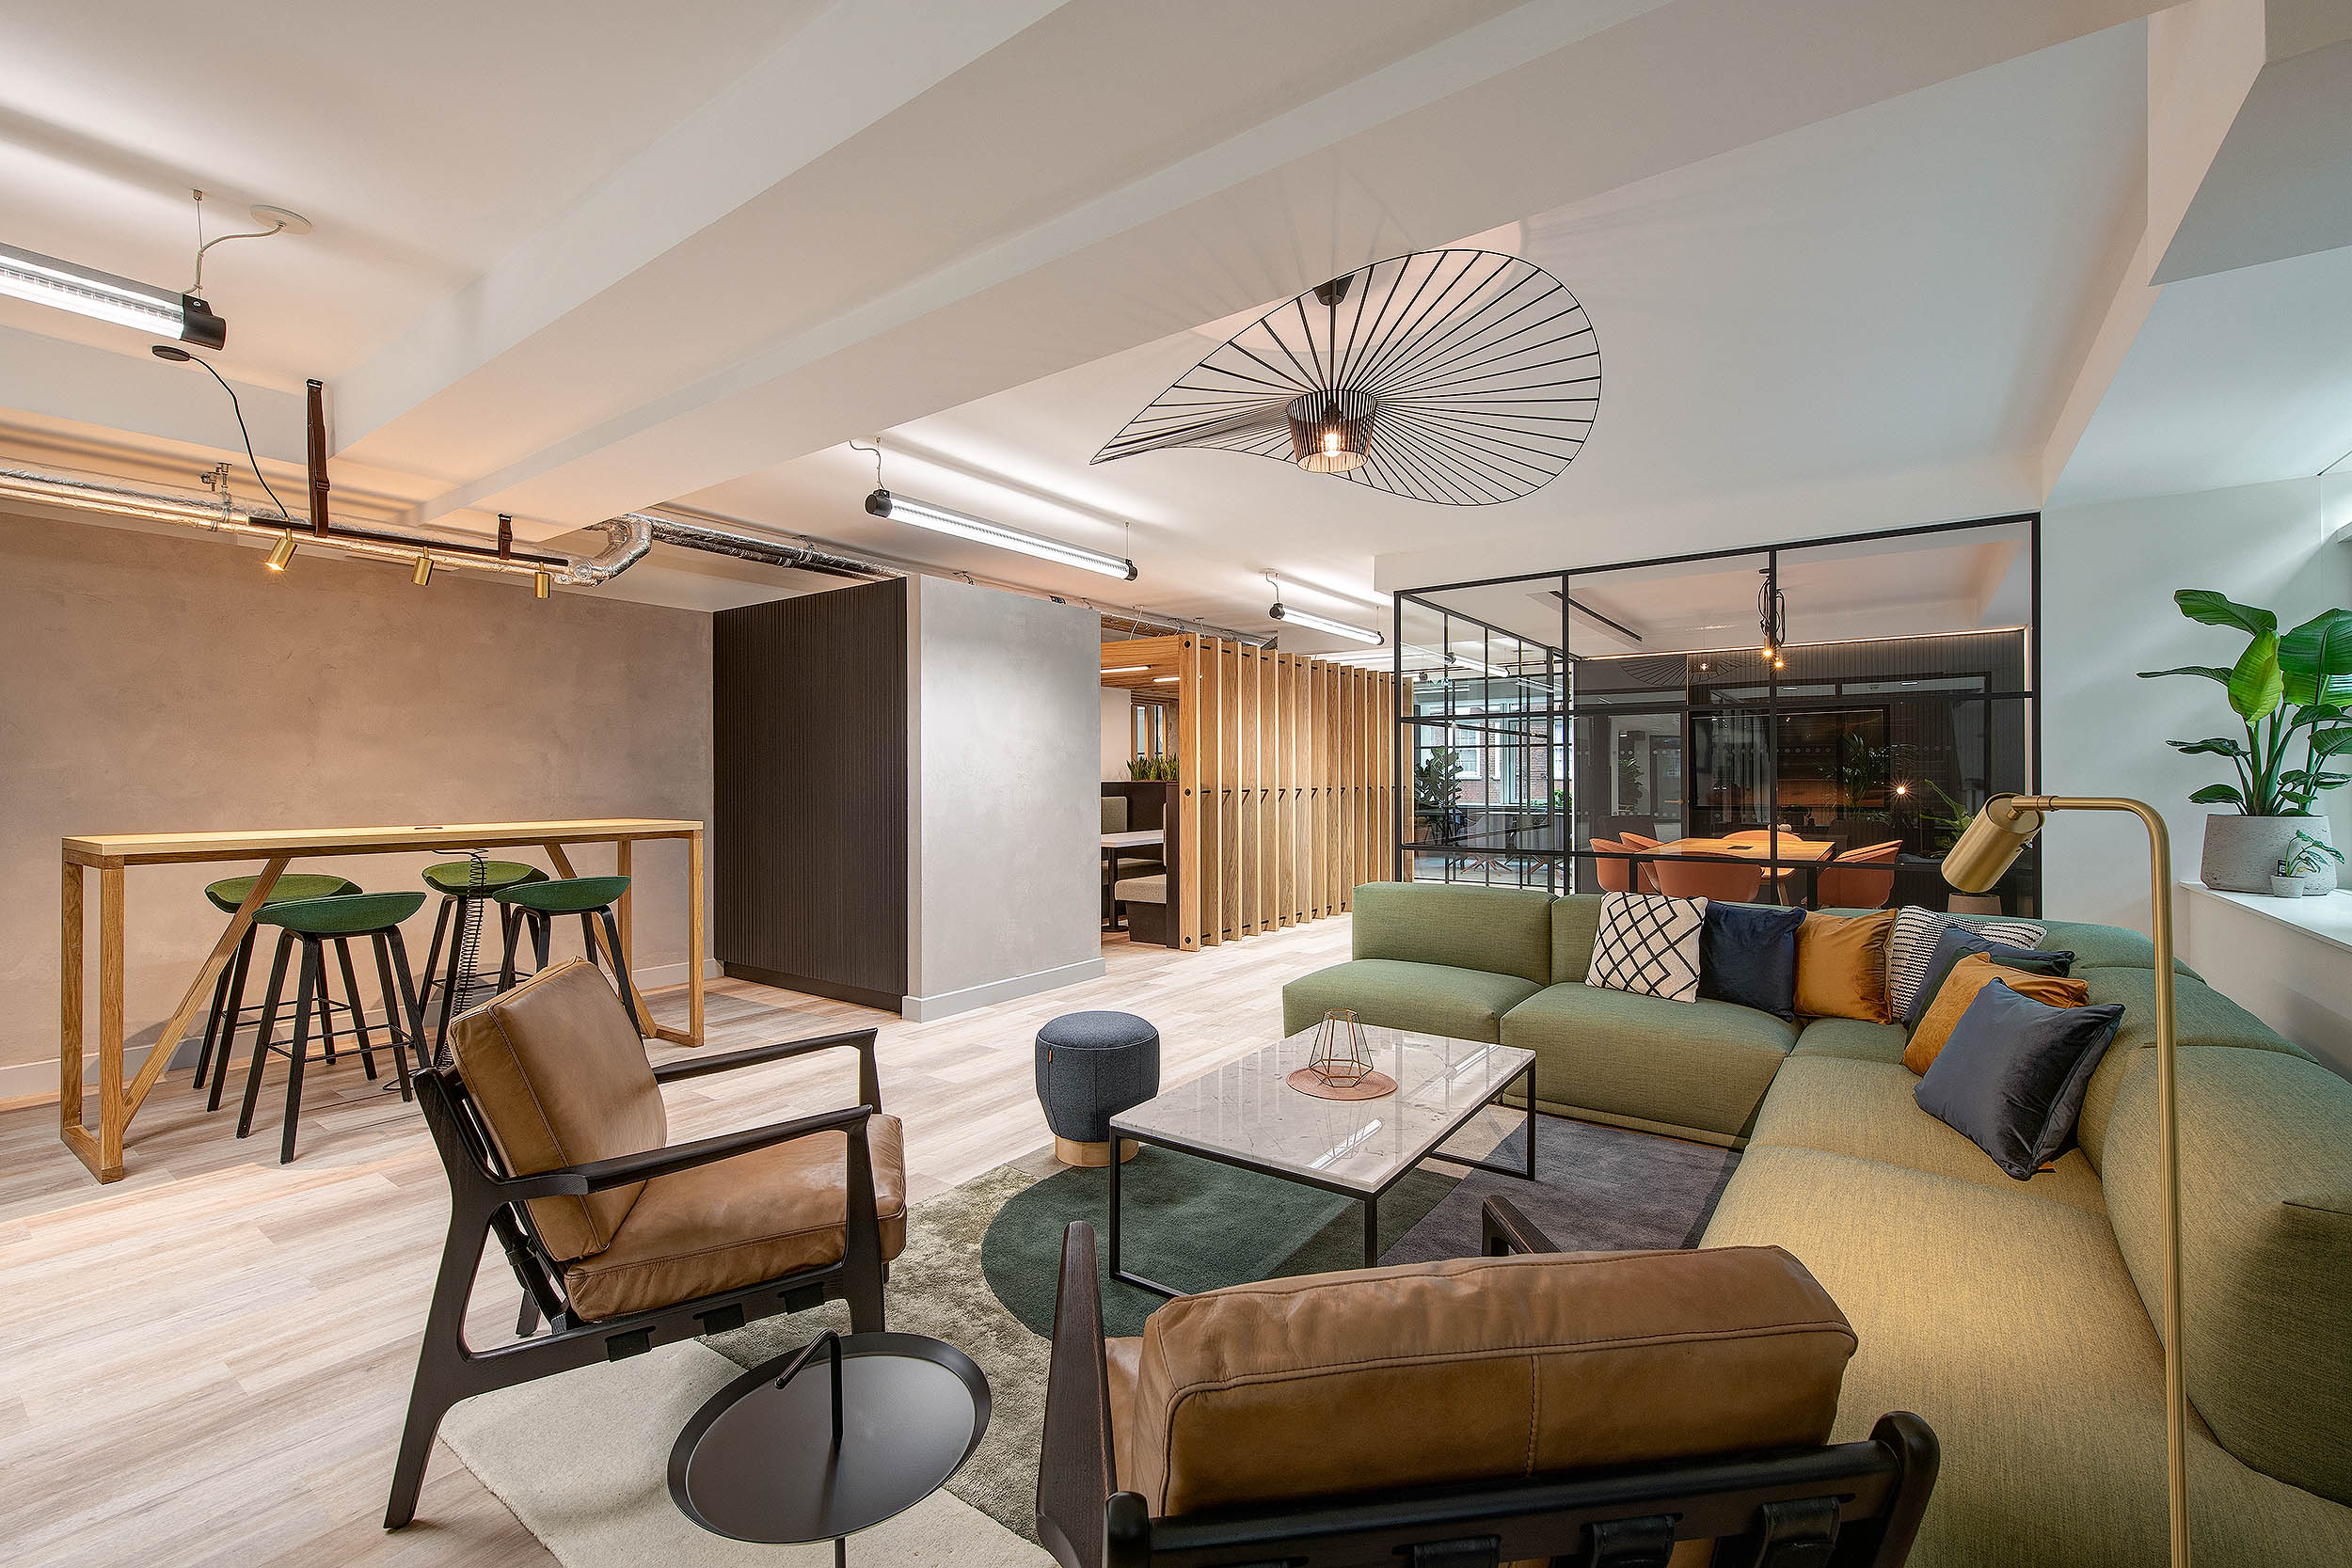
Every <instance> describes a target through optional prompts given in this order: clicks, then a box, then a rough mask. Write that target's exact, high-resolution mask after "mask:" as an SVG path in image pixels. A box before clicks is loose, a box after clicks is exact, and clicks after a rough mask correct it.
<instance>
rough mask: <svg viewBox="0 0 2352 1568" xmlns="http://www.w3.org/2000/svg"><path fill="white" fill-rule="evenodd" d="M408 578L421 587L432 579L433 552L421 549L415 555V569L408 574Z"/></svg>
mask: <svg viewBox="0 0 2352 1568" xmlns="http://www.w3.org/2000/svg"><path fill="white" fill-rule="evenodd" d="M408 580H409V581H410V582H413V583H415V584H416V585H417V586H418V587H420V588H422V587H423V586H424V585H425V584H426V583H428V582H431V581H432V580H433V552H432V551H430V550H422V551H420V552H418V555H417V569H416V570H415V571H413V572H411V573H409V574H408Z"/></svg>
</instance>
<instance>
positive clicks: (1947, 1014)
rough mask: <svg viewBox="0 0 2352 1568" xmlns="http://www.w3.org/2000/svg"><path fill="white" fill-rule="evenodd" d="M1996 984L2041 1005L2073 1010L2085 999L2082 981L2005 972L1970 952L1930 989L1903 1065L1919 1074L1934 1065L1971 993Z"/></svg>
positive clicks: (2005, 967)
mask: <svg viewBox="0 0 2352 1568" xmlns="http://www.w3.org/2000/svg"><path fill="white" fill-rule="evenodd" d="M1996 980H1997V981H1999V982H2000V983H2001V984H2003V985H2005V986H2007V987H2009V989H2010V990H2013V991H2015V992H2016V993H2017V994H2018V995H2020V996H2023V997H2026V999H2028V1000H2030V1001H2034V1002H2039V1003H2041V1004H2042V1006H2045V1007H2079V1006H2083V1004H2085V1003H2086V1002H2089V1001H2090V985H2089V983H2088V982H2086V981H2082V980H2074V979H2070V978H2068V977H2067V976H2065V975H2063V974H2032V973H2030V972H2028V971H2026V970H2023V969H2011V968H2010V967H2009V966H2008V965H2007V964H1996V963H1994V961H1993V958H1992V956H1991V955H1990V954H1985V953H1971V954H1969V955H1968V956H1967V957H1966V958H1963V959H1961V960H1960V962H1958V963H1956V964H1954V965H1952V972H1951V973H1950V974H1947V975H1946V976H1944V984H1943V985H1942V986H1941V987H1940V988H1938V989H1937V990H1936V993H1935V1000H1934V1001H1932V1002H1931V1003H1929V1004H1928V1010H1927V1011H1926V1012H1924V1013H1921V1014H1920V1015H1919V1026H1918V1027H1917V1028H1915V1029H1914V1030H1913V1031H1912V1032H1911V1040H1910V1043H1908V1044H1907V1045H1905V1046H1904V1047H1903V1066H1905V1067H1907V1068H1909V1069H1911V1070H1912V1071H1914V1072H1916V1073H1919V1074H1921V1075H1922V1076H1924V1075H1925V1074H1926V1072H1927V1070H1928V1069H1930V1068H1931V1067H1933V1066H1934V1065H1935V1058H1936V1057H1937V1056H1938V1055H1939V1054H1940V1053H1942V1052H1943V1050H1944V1046H1945V1042H1946V1041H1947V1040H1949V1039H1950V1038H1951V1037H1952V1030H1953V1028H1954V1026H1956V1025H1957V1024H1958V1023H1959V1022H1960V1020H1961V1015H1962V1014H1963V1013H1965V1012H1966V1011H1967V1010H1968V1005H1969V1004H1970V1003H1972V1002H1974V1001H1976V999H1977V992H1979V991H1980V990H1983V989H1984V988H1985V987H1987V986H1989V985H1991V984H1993V983H1994V981H1996Z"/></svg>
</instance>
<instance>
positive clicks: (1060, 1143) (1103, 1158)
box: [1054, 1136, 1143, 1170]
mask: <svg viewBox="0 0 2352 1568" xmlns="http://www.w3.org/2000/svg"><path fill="white" fill-rule="evenodd" d="M1142 1147H1143V1146H1142V1145H1141V1144H1139V1143H1137V1142H1136V1140H1135V1139H1133V1138H1121V1139H1120V1140H1119V1163H1120V1164H1122V1165H1123V1164H1126V1163H1127V1162H1128V1161H1130V1160H1132V1159H1134V1158H1135V1157H1136V1151H1137V1150H1139V1149H1140V1148H1142ZM1054 1158H1055V1159H1057V1160H1059V1161H1060V1162H1061V1163H1062V1164H1065V1165H1083V1166H1085V1167H1086V1168H1088V1169H1089V1170H1094V1169H1099V1168H1100V1167H1102V1166H1104V1165H1107V1164H1110V1163H1111V1146H1110V1141H1109V1140H1108V1139H1105V1140H1104V1141H1103V1142H1101V1143H1099V1144H1082V1143H1080V1142H1078V1141H1077V1140H1076V1139H1075V1138H1064V1137H1060V1136H1057V1137H1056V1138H1055V1139H1054Z"/></svg>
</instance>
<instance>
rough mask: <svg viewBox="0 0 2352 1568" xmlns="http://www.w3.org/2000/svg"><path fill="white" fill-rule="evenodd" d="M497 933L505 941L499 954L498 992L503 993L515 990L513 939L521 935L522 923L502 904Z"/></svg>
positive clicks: (513, 912)
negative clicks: (498, 932)
mask: <svg viewBox="0 0 2352 1568" xmlns="http://www.w3.org/2000/svg"><path fill="white" fill-rule="evenodd" d="M499 931H500V934H501V935H502V936H503V937H504V938H505V939H506V942H505V945H504V947H503V948H501V951H500V954H499V990H500V991H501V993H503V992H506V991H510V990H514V989H515V939H516V937H518V936H520V935H521V934H522V923H521V922H520V921H518V920H516V918H515V911H513V910H512V909H510V908H508V907H507V906H505V905H503V904H501V905H500V906H499Z"/></svg>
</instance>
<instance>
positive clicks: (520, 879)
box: [424, 855, 548, 1054]
mask: <svg viewBox="0 0 2352 1568" xmlns="http://www.w3.org/2000/svg"><path fill="white" fill-rule="evenodd" d="M547 879H548V874H547V873H546V872H544V871H542V870H540V869H539V868H538V867H537V866H535V865H525V864H523V863H521V862H520V861H491V860H484V859H482V858H481V857H480V856H479V855H476V856H474V857H473V858H471V859H469V860H462V861H448V862H445V863H442V864H440V865H429V866H426V867H425V870H424V885H425V886H426V887H428V888H430V889H432V890H433V891H434V892H436V893H437V894H439V895H441V912H440V913H439V914H438V915H437V916H436V917H435V919H434V922H433V945H432V947H431V948H430V949H428V950H427V951H426V954H425V959H424V1001H425V1003H426V1005H428V1006H430V1005H431V1003H432V1001H433V989H434V987H435V986H439V987H440V990H441V1016H440V1023H439V1026H438V1028H437V1031H436V1033H435V1036H434V1051H435V1053H436V1054H438V1053H439V1051H440V1046H441V1043H442V1042H443V1041H446V1040H447V1039H448V1038H449V1019H450V1014H451V1013H453V1012H462V1011H464V1010H465V1007H466V1002H465V1000H464V998H465V997H466V996H467V995H468V994H469V993H470V992H473V991H488V990H491V989H492V988H491V985H490V981H489V977H488V976H487V975H486V974H484V973H483V972H482V970H481V969H480V967H479V966H478V965H477V964H476V963H475V961H474V954H475V952H476V950H477V948H478V946H479V944H480V942H481V940H482V912H483V906H484V904H485V902H486V901H487V900H489V899H491V898H494V897H496V896H497V895H499V894H500V893H501V892H503V891H505V890H506V889H508V888H511V887H518V886H520V885H521V884H523V883H525V882H544V881H546V880H547ZM452 913H454V914H455V915H456V917H457V920H456V928H455V929H454V930H452V929H451V926H450V916H451V915H452ZM515 919H516V915H515V912H514V911H512V910H506V909H501V911H499V920H500V924H501V926H502V927H504V930H505V935H506V940H507V942H509V943H510V944H511V943H512V942H514V940H515V925H514V923H515ZM444 934H447V935H448V936H449V970H448V973H447V974H443V973H442V970H441V938H442V937H443V935H444Z"/></svg>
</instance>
